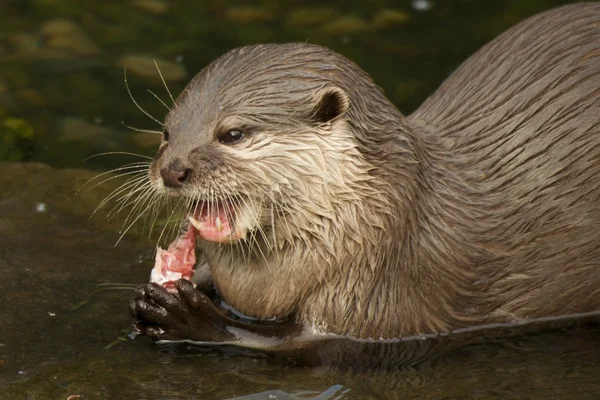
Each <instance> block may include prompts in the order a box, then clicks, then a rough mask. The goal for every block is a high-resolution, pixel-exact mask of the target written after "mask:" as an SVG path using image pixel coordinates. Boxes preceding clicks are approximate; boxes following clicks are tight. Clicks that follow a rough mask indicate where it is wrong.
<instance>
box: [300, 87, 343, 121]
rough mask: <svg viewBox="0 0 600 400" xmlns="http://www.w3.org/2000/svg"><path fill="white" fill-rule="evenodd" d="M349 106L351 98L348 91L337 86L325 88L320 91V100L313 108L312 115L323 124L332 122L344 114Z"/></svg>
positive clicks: (313, 118) (314, 119)
mask: <svg viewBox="0 0 600 400" xmlns="http://www.w3.org/2000/svg"><path fill="white" fill-rule="evenodd" d="M349 107H350V99H349V98H348V94H346V92H344V91H343V90H342V89H339V88H336V87H331V88H325V89H324V90H323V91H322V92H321V93H320V96H319V100H318V101H317V104H316V105H315V107H314V108H313V109H312V111H311V113H310V116H311V119H312V120H313V121H314V122H316V123H318V124H323V123H327V122H331V121H332V120H334V119H335V118H337V117H339V116H340V115H342V114H344V113H345V112H346V111H348V108H349Z"/></svg>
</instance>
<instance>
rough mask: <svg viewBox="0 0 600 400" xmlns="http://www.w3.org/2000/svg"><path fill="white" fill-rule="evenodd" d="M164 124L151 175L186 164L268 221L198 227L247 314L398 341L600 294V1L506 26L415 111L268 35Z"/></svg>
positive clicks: (224, 289) (309, 51)
mask: <svg viewBox="0 0 600 400" xmlns="http://www.w3.org/2000/svg"><path fill="white" fill-rule="evenodd" d="M165 127H166V129H168V130H169V132H170V140H169V142H168V143H165V144H163V146H162V147H161V150H160V151H159V154H157V157H156V159H155V160H154V163H153V166H152V169H151V178H152V179H153V181H155V182H157V181H159V180H160V173H159V171H160V170H161V168H168V166H169V165H172V163H173V160H175V159H181V160H184V163H185V164H186V166H189V168H190V170H191V171H192V173H191V174H190V177H189V179H188V180H187V182H186V183H185V185H184V187H183V188H182V189H181V190H182V191H184V192H185V193H186V194H187V195H190V196H198V197H202V196H204V197H206V196H209V193H213V192H214V191H218V193H219V196H220V197H221V198H227V196H234V195H236V194H238V193H242V194H243V195H244V198H247V199H248V200H247V202H248V204H247V206H248V207H249V209H251V211H252V213H253V214H252V216H251V217H248V218H255V222H256V223H257V224H258V225H257V226H260V227H261V230H259V231H258V232H257V234H256V235H255V236H254V241H253V242H252V241H248V243H233V244H231V245H222V244H216V243H207V242H201V243H200V248H201V250H202V251H203V253H204V255H205V257H206V259H207V261H208V264H209V266H210V271H211V274H212V278H213V280H214V283H215V286H216V288H217V289H218V290H219V292H220V294H221V295H222V296H223V297H224V298H225V300H226V301H227V302H228V303H230V304H231V305H232V306H234V307H235V308H237V309H239V310H240V311H241V312H243V313H244V314H247V315H250V316H254V317H258V318H265V319H267V318H272V317H289V316H293V317H294V318H295V319H296V320H297V321H298V322H300V323H303V324H305V325H309V326H312V327H313V328H314V329H315V330H317V331H324V332H331V333H337V334H344V335H351V336H356V337H362V338H391V337H401V336H410V335H415V334H419V333H436V332H442V331H448V330H451V329H454V328H460V327H465V326H471V325H476V324H484V323H491V322H504V321H515V320H521V319H525V318H534V317H545V316H555V315H564V314H570V313H581V312H587V311H594V310H600V4H597V3H596V4H594V3H589V4H579V5H572V6H569V7H564V8H560V9H556V10H553V11H550V12H547V13H543V14H540V15H538V16H536V17H533V18H531V19H529V20H527V21H525V22H523V23H521V24H519V25H518V26H516V27H514V28H512V29H511V30H509V31H508V32H506V33H505V34H504V35H502V36H500V37H499V38H498V39H496V40H494V41H493V42H491V43H490V44H488V45H487V46H485V47H484V48H483V49H481V50H480V51H479V52H477V53H476V54H475V55H473V56H472V57H471V58H470V59H469V60H468V61H466V62H465V63H464V64H463V65H462V66H461V67H460V68H459V69H458V70H457V71H455V72H454V74H453V75H452V76H451V77H450V78H449V79H448V80H447V81H446V82H445V83H444V84H443V85H442V86H441V87H440V89H439V90H438V91H437V92H436V93H435V94H434V95H433V96H431V97H430V98H429V99H428V100H427V101H426V102H425V103H424V104H423V105H422V107H421V108H419V109H418V110H417V111H416V112H415V113H414V114H412V115H410V116H409V117H404V116H402V115H401V114H400V113H399V112H398V110H397V109H396V108H395V107H394V106H393V105H392V104H391V103H390V102H389V101H388V100H387V99H386V98H385V97H384V95H383V94H382V92H381V91H380V90H379V89H378V88H377V87H376V86H375V84H374V83H373V82H372V81H371V80H370V78H369V77H368V76H367V75H366V73H364V72H363V71H362V70H360V68H358V67H357V66H356V65H355V64H353V63H351V62H350V61H348V60H347V59H345V58H343V57H341V56H340V55H338V54H336V53H334V52H332V51H330V50H327V49H325V48H322V47H319V46H314V45H309V44H284V45H257V46H249V47H245V48H241V49H236V50H233V51H231V52H229V53H227V54H225V55H224V56H222V57H221V58H219V59H218V60H216V61H215V62H213V63H212V64H211V65H209V66H208V67H206V68H205V69H204V70H203V71H202V72H201V73H200V74H198V76H197V77H196V78H194V80H193V81H192V82H191V83H190V84H189V86H188V87H187V88H186V90H185V91H184V93H183V94H182V95H181V96H180V97H179V98H178V99H177V102H176V107H175V108H174V109H173V110H172V111H171V113H170V114H169V116H168V117H167V120H166V122H165ZM238 128H239V129H247V132H248V134H247V135H246V137H245V138H244V139H243V140H241V141H240V142H239V143H235V144H222V143H219V142H218V141H217V140H216V139H215V137H218V135H219V134H220V132H226V131H227V130H228V129H238Z"/></svg>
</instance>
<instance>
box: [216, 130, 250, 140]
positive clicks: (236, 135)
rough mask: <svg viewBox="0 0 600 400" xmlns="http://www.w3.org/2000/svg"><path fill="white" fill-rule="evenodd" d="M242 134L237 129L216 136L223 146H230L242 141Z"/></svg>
mask: <svg viewBox="0 0 600 400" xmlns="http://www.w3.org/2000/svg"><path fill="white" fill-rule="evenodd" d="M243 137H244V132H242V131H240V130H238V129H232V130H230V131H227V132H225V133H221V134H219V135H218V136H217V140H218V141H219V142H221V143H223V144H232V143H235V142H238V141H240V140H242V138H243Z"/></svg>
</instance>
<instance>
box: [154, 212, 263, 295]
mask: <svg viewBox="0 0 600 400" xmlns="http://www.w3.org/2000/svg"><path fill="white" fill-rule="evenodd" d="M248 215H249V211H248V210H247V207H241V202H240V201H215V202H211V203H196V204H194V205H193V207H192V208H191V209H190V211H189V212H188V213H187V214H186V216H185V218H184V221H183V226H184V227H185V228H184V229H183V230H182V233H181V234H180V235H179V236H178V237H177V238H176V239H175V240H174V241H173V242H172V243H171V244H170V245H169V247H168V248H167V249H163V248H161V247H160V246H159V247H157V249H156V259H155V261H154V268H153V269H152V272H151V273H150V282H154V283H157V284H159V285H162V286H163V287H165V288H166V289H167V290H168V291H170V292H172V293H176V292H177V290H176V288H175V281H177V280H178V279H187V280H191V278H192V274H193V272H194V265H195V264H196V237H200V238H201V239H202V240H206V241H208V242H215V243H232V242H235V241H238V240H242V239H244V238H245V237H246V235H247V233H248V231H249V228H250V226H251V223H250V221H251V220H250V219H248Z"/></svg>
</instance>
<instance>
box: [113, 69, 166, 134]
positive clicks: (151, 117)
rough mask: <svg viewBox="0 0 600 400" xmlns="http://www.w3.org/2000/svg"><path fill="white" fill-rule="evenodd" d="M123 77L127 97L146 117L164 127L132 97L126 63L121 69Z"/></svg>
mask: <svg viewBox="0 0 600 400" xmlns="http://www.w3.org/2000/svg"><path fill="white" fill-rule="evenodd" d="M123 78H124V80H125V87H126V88H127V93H129V97H130V98H131V101H133V104H135V106H136V107H137V108H138V109H139V110H140V111H141V112H143V113H144V114H145V115H146V116H147V117H148V118H150V119H151V120H153V121H154V122H156V123H157V124H159V125H160V126H162V127H163V128H164V125H163V123H162V122H160V121H159V120H157V119H156V118H154V117H153V116H152V115H150V113H149V112H148V111H146V110H144V109H143V108H142V107H141V106H140V105H139V104H138V102H137V101H136V100H135V98H134V97H133V94H132V93H131V89H129V83H128V82H127V65H125V67H124V69H123Z"/></svg>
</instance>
